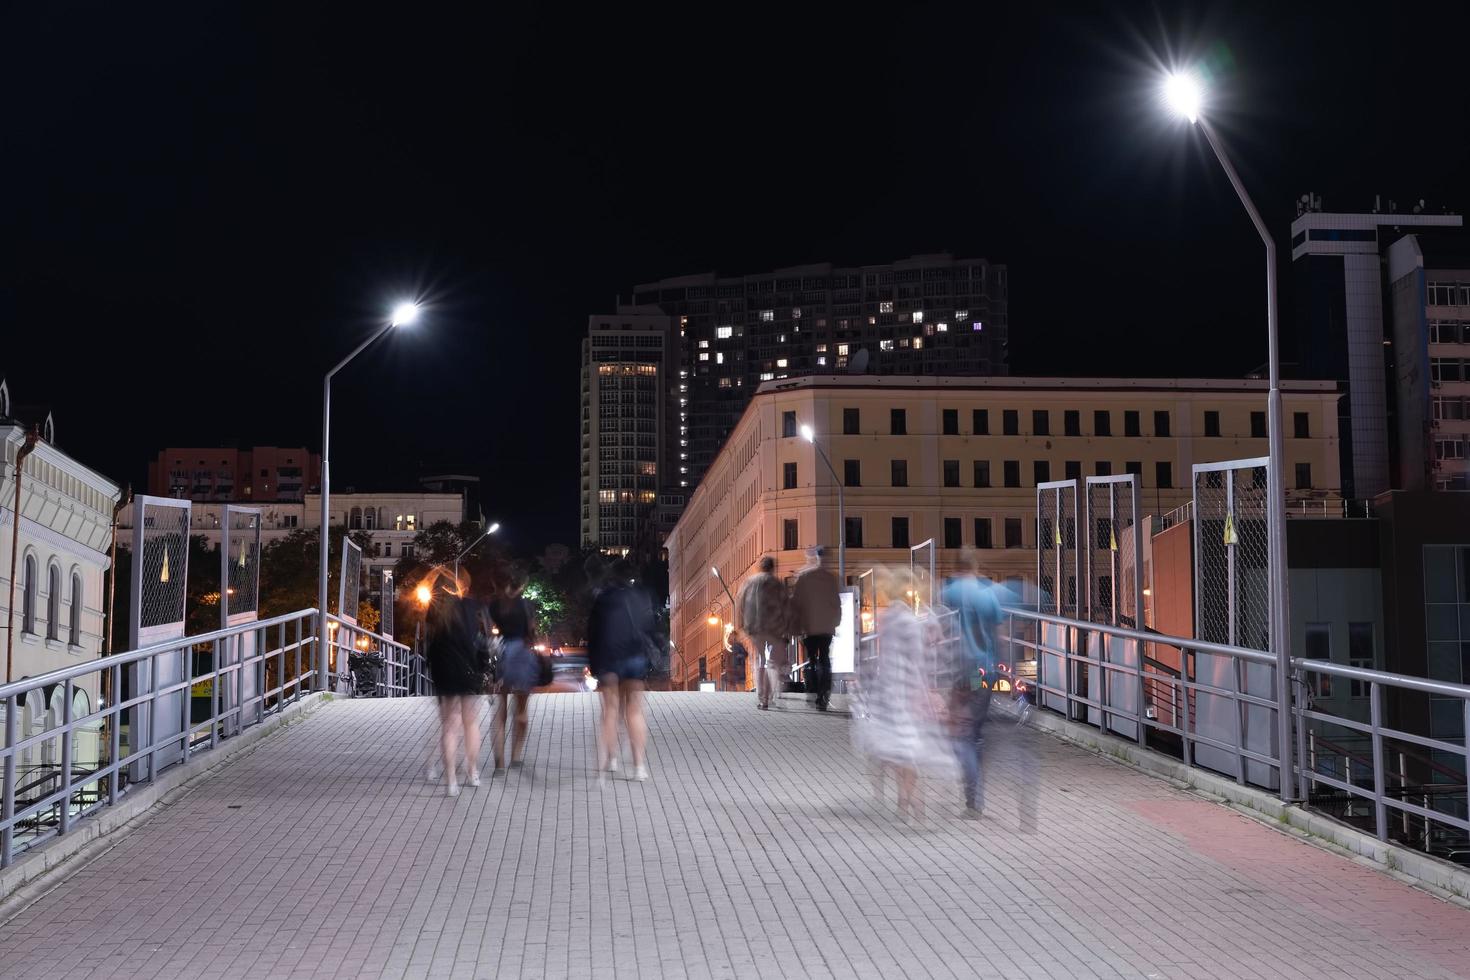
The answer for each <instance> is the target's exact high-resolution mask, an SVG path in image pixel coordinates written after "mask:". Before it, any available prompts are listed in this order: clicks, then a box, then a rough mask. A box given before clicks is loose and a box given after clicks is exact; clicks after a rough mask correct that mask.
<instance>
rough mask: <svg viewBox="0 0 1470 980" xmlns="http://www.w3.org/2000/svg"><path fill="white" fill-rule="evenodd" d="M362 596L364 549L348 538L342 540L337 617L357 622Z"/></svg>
mask: <svg viewBox="0 0 1470 980" xmlns="http://www.w3.org/2000/svg"><path fill="white" fill-rule="evenodd" d="M361 594H362V549H361V548H359V547H358V546H357V544H356V543H355V542H354V541H353V540H352V539H351V538H348V537H344V538H343V539H342V578H341V579H340V580H339V581H338V583H337V615H338V616H339V617H341V618H342V619H345V620H348V621H349V622H352V623H354V624H355V623H356V622H357V606H358V603H359V602H360V601H361V600H360V598H359V597H360V596H361Z"/></svg>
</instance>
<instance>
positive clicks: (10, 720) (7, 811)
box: [0, 522, 20, 868]
mask: <svg viewBox="0 0 1470 980" xmlns="http://www.w3.org/2000/svg"><path fill="white" fill-rule="evenodd" d="M17 523H19V522H17ZM19 706H20V700H19V698H18V697H16V696H15V695H11V697H10V699H9V700H7V701H6V702H5V748H6V749H8V750H9V754H8V755H6V756H5V769H4V775H5V782H4V785H3V786H0V823H4V824H5V826H4V827H0V868H3V867H8V866H9V865H10V841H11V838H12V837H14V836H15V828H14V827H12V826H11V825H10V818H11V817H14V816H15V742H16V738H15V709H16V708H18V707H19Z"/></svg>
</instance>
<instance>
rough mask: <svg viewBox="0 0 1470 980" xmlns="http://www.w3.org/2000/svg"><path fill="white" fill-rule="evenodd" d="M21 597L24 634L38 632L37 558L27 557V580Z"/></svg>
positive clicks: (33, 556)
mask: <svg viewBox="0 0 1470 980" xmlns="http://www.w3.org/2000/svg"><path fill="white" fill-rule="evenodd" d="M21 589H22V592H21V597H20V603H21V605H20V628H21V632H23V633H34V632H36V556H35V555H26V569H25V578H24V579H23V580H22V585H21Z"/></svg>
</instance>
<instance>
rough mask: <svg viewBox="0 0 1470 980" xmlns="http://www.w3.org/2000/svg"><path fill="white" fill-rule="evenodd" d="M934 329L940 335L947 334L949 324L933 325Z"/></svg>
mask: <svg viewBox="0 0 1470 980" xmlns="http://www.w3.org/2000/svg"><path fill="white" fill-rule="evenodd" d="M934 329H935V330H938V331H939V332H940V333H949V324H947V323H936V324H935V325H934Z"/></svg>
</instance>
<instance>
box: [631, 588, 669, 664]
mask: <svg viewBox="0 0 1470 980" xmlns="http://www.w3.org/2000/svg"><path fill="white" fill-rule="evenodd" d="M623 613H624V615H626V616H627V617H628V625H630V626H632V627H633V635H634V636H635V637H637V638H638V644H639V650H638V652H639V653H640V654H642V656H643V659H644V660H646V661H648V674H649V676H651V677H667V676H668V675H669V657H668V653H669V648H668V646H667V645H666V644H663V643H659V642H657V641H656V640H654V638H653V637H651V636H649V635H648V634H647V633H646V632H644V631H643V630H642V629H641V628H640V627H639V626H638V621H637V620H636V619H634V618H633V610H632V609H631V608H630V607H629V606H628V604H627V603H626V602H624V603H623Z"/></svg>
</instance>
